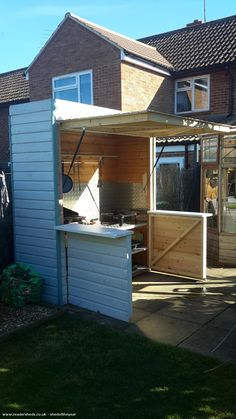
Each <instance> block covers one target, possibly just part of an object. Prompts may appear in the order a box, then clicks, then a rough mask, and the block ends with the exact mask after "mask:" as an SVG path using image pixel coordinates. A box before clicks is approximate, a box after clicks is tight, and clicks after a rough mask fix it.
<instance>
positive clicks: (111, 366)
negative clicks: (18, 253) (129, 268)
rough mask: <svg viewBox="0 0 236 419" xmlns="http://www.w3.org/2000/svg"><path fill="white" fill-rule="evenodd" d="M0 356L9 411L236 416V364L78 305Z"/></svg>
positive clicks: (1, 393)
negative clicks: (98, 318) (104, 319)
mask: <svg viewBox="0 0 236 419" xmlns="http://www.w3.org/2000/svg"><path fill="white" fill-rule="evenodd" d="M0 359H1V361H0V411H1V413H6V412H12V413H13V412H14V413H25V412H26V413H27V412H28V413H30V412H31V413H47V414H48V415H49V413H63V412H64V413H76V416H77V417H79V418H84V419H90V418H91V419H100V418H101V419H113V418H115V419H126V418H127V419H137V418H144V419H148V418H155V419H157V418H169V419H176V418H184V419H185V418H186V419H188V418H235V417H236V396H235V389H236V366H234V365H221V364H220V362H218V361H216V360H213V359H209V358H205V357H202V356H200V355H195V354H192V353H190V352H187V351H184V350H180V349H176V348H172V347H169V346H165V345H161V344H156V343H154V342H151V341H149V340H147V339H145V338H143V337H141V336H138V335H134V334H128V333H124V332H121V331H117V330H113V329H111V328H109V327H108V326H102V325H99V324H96V323H93V322H87V321H85V320H82V319H81V318H80V317H79V315H78V314H77V313H76V314H73V313H67V314H66V313H65V314H63V315H62V316H61V317H59V318H57V319H54V320H51V321H48V322H47V323H45V324H43V325H41V326H40V327H37V328H36V329H33V330H30V331H28V332H24V333H20V334H19V333H18V334H16V335H14V336H13V337H12V338H11V339H10V340H8V341H2V342H1V343H0ZM216 367H217V368H216ZM208 370H210V371H208ZM206 371H208V372H206Z"/></svg>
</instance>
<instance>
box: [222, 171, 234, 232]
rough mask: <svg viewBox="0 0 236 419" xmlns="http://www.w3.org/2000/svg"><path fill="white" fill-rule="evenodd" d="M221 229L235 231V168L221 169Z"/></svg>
mask: <svg viewBox="0 0 236 419" xmlns="http://www.w3.org/2000/svg"><path fill="white" fill-rule="evenodd" d="M222 208H223V210H222V230H223V231H224V232H226V233H236V169H235V168H229V169H224V170H223V179H222Z"/></svg>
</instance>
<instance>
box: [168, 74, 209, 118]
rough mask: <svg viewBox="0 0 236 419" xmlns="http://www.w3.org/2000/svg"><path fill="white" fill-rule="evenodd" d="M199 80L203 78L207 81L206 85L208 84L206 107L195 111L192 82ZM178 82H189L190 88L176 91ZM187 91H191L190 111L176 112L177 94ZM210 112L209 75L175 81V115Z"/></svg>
mask: <svg viewBox="0 0 236 419" xmlns="http://www.w3.org/2000/svg"><path fill="white" fill-rule="evenodd" d="M200 78H204V79H207V84H208V100H207V107H206V108H202V109H195V108H194V103H195V97H194V96H195V89H194V81H195V80H196V79H200ZM180 81H189V82H190V87H183V88H178V89H177V83H178V82H180ZM188 90H191V92H192V102H191V110H189V111H183V112H178V111H177V93H178V92H186V91H188ZM209 110H210V75H209V74H204V75H201V76H195V77H184V78H181V79H177V80H175V113H176V114H187V113H192V112H205V111H209Z"/></svg>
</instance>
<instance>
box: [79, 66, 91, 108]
mask: <svg viewBox="0 0 236 419" xmlns="http://www.w3.org/2000/svg"><path fill="white" fill-rule="evenodd" d="M80 102H81V103H87V104H88V105H90V104H91V103H92V93H91V74H82V75H81V76H80Z"/></svg>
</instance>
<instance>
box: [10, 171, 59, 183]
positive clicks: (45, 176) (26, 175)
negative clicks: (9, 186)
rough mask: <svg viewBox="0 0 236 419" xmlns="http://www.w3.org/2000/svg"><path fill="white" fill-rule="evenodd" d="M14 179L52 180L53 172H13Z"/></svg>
mask: <svg viewBox="0 0 236 419" xmlns="http://www.w3.org/2000/svg"><path fill="white" fill-rule="evenodd" d="M14 179H15V181H19V180H27V181H29V180H32V181H36V182H37V181H39V180H40V181H49V182H52V181H53V180H54V179H53V173H52V172H40V173H38V172H33V173H32V172H17V171H15V172H14Z"/></svg>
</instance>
